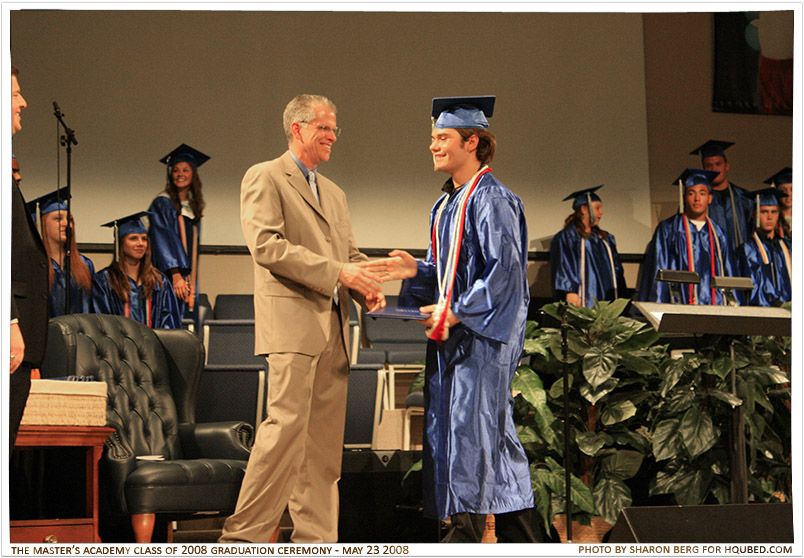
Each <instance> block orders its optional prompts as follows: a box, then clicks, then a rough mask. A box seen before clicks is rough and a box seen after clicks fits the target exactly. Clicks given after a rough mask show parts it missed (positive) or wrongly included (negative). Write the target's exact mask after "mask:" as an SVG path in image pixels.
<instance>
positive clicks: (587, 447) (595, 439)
mask: <svg viewBox="0 0 804 558" xmlns="http://www.w3.org/2000/svg"><path fill="white" fill-rule="evenodd" d="M575 441H576V442H577V443H578V449H580V450H581V451H582V452H583V453H585V454H586V455H591V456H593V457H594V455H595V454H596V453H597V452H598V451H599V450H600V448H602V447H603V446H605V445H606V444H610V443H611V442H612V441H613V440H612V438H611V436H609V435H608V434H606V433H605V432H583V433H580V434H578V435H577V436H575Z"/></svg>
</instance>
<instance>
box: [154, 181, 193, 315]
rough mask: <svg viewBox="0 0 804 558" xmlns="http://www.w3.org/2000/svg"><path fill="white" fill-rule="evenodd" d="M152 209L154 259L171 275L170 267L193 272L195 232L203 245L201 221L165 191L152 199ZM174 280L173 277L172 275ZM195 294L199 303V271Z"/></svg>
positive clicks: (159, 268)
mask: <svg viewBox="0 0 804 558" xmlns="http://www.w3.org/2000/svg"><path fill="white" fill-rule="evenodd" d="M148 211H150V212H151V215H150V217H149V220H150V226H149V227H148V236H149V238H150V240H151V261H152V262H153V264H154V267H156V268H157V269H158V270H159V271H161V272H162V273H164V274H165V276H167V277H170V273H169V271H168V270H170V269H179V271H180V272H181V274H182V275H183V276H185V277H186V276H188V275H190V272H191V270H192V261H191V259H190V258H191V254H189V253H188V251H192V247H193V243H194V242H195V236H196V235H197V236H198V245H199V249H200V246H201V223H200V221H199V222H194V221H193V220H192V219H190V218H189V217H187V216H185V215H181V214H179V212H178V211H176V208H175V207H174V206H173V203H172V202H171V201H170V198H169V197H167V195H166V194H161V195H159V196H157V197H156V198H154V201H153V202H151V207H149V208H148ZM179 219H182V220H184V230H185V241H186V242H185V244H186V246H187V250H185V249H184V245H183V244H182V239H181V229H180V228H179ZM171 284H172V278H171ZM195 298H196V304H195V306H196V307H197V306H198V304H197V303H198V272H197V271H196V277H195ZM177 302H178V304H179V310H180V312H181V315H184V307H185V303H184V301H183V300H178V301H177Z"/></svg>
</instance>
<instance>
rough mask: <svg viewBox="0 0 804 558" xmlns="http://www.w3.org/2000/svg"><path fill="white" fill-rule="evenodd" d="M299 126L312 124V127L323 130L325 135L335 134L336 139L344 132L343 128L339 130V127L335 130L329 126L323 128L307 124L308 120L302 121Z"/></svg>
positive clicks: (318, 125) (319, 125)
mask: <svg viewBox="0 0 804 558" xmlns="http://www.w3.org/2000/svg"><path fill="white" fill-rule="evenodd" d="M299 124H310V125H311V126H315V127H316V128H318V129H319V130H321V131H322V132H324V133H325V134H330V133H332V134H335V137H336V138H337V137H338V136H340V135H341V132H343V128H338V127H337V126H335V127H334V128H330V127H329V126H322V125H321V124H314V123H312V122H307V121H306V120H301V121H300V122H299Z"/></svg>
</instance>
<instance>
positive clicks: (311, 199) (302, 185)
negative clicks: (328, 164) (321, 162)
mask: <svg viewBox="0 0 804 558" xmlns="http://www.w3.org/2000/svg"><path fill="white" fill-rule="evenodd" d="M283 159H284V163H285V175H286V176H287V178H288V182H289V183H290V185H291V186H293V187H294V188H295V189H296V190H297V191H298V192H299V194H301V197H302V198H304V201H306V202H307V204H308V205H309V206H310V207H311V208H313V211H315V212H316V213H318V214H319V215H320V216H321V218H322V219H324V220H325V221H326V222H327V224H329V219H327V216H326V215H324V212H323V210H322V209H321V206H320V205H319V203H318V200H316V199H315V195H314V194H313V190H312V188H310V184H309V183H308V182H307V180H305V178H304V175H303V174H302V172H301V169H299V167H298V165H296V161H294V160H293V157H291V156H290V151H287V152H286V153H285V155H283ZM321 190H322V188H321V185H320V184H319V185H318V195H319V196H321V195H322V193H321Z"/></svg>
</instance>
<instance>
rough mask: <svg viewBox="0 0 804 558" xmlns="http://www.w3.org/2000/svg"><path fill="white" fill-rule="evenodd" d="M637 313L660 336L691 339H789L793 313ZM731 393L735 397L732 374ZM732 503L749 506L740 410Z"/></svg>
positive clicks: (752, 309)
mask: <svg viewBox="0 0 804 558" xmlns="http://www.w3.org/2000/svg"><path fill="white" fill-rule="evenodd" d="M633 304H634V306H635V307H636V309H637V310H639V311H640V312H642V315H643V316H645V317H646V318H647V319H648V322H650V324H651V326H653V329H655V330H656V331H658V332H660V333H687V334H694V335H698V334H701V335H704V334H711V335H778V336H781V337H789V336H790V322H791V319H792V313H791V312H790V310H785V309H784V308H766V307H762V306H708V305H707V306H705V305H696V304H663V303H658V302H634V303H633ZM732 393H734V394H736V388H735V384H734V371H732ZM730 423H731V424H730V425H729V427H730V429H731V440H732V443H731V447H730V448H729V455H730V459H731V464H732V466H731V502H732V504H746V503H748V466H747V464H746V459H747V458H746V454H745V421H744V418H743V406H742V405H739V406H737V407H735V408H734V409H733V410H732V415H731V421H730Z"/></svg>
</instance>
